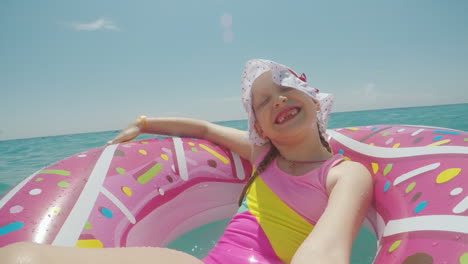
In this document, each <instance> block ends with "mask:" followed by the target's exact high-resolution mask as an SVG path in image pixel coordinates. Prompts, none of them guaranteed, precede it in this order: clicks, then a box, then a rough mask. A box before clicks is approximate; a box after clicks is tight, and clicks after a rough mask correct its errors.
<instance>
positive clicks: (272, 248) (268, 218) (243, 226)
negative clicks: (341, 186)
mask: <svg viewBox="0 0 468 264" xmlns="http://www.w3.org/2000/svg"><path fill="white" fill-rule="evenodd" d="M264 155H265V153H264V154H263V155H261V156H260V157H259V159H258V160H257V161H256V162H255V166H258V163H259V162H260V161H261V160H262V159H263V156H264ZM342 160H343V157H342V156H341V155H334V156H333V157H332V158H330V159H328V160H327V161H326V162H324V163H323V164H322V165H321V166H320V167H319V168H317V169H314V170H312V171H310V172H308V173H307V174H305V175H301V176H291V175H289V174H287V173H285V172H283V171H282V170H281V169H279V168H278V166H277V159H275V160H274V161H273V162H272V163H271V164H270V165H269V166H268V167H267V168H266V170H265V171H264V172H263V173H262V174H260V175H259V177H257V178H256V179H255V180H254V182H253V183H252V185H251V187H250V188H249V190H248V192H247V194H246V197H245V199H244V201H243V203H242V205H241V207H240V208H239V210H238V212H237V214H236V215H234V217H233V218H232V220H231V221H230V222H229V224H228V226H227V227H226V229H225V231H224V234H223V235H222V236H221V238H220V239H219V241H218V243H217V244H216V245H215V246H214V248H213V249H212V250H211V251H210V252H209V253H208V255H207V256H206V257H205V258H204V259H203V261H204V263H206V264H213V263H219V264H225V263H230V264H237V263H239V264H240V263H242V264H245V263H289V262H291V259H292V257H293V255H294V253H295V252H296V250H297V248H298V247H299V246H300V245H301V243H302V242H303V241H304V240H305V238H306V237H307V236H308V235H309V233H310V232H311V231H312V229H313V227H314V225H315V224H316V223H317V221H318V219H319V218H320V216H321V215H322V213H323V211H324V210H325V208H326V206H327V203H328V195H327V191H326V177H327V174H328V171H329V170H330V168H332V167H333V166H335V165H336V164H338V163H340V162H341V161H342Z"/></svg>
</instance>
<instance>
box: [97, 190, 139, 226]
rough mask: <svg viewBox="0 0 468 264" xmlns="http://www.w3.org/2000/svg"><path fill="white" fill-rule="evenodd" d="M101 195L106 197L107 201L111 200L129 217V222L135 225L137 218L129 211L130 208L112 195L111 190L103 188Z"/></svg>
mask: <svg viewBox="0 0 468 264" xmlns="http://www.w3.org/2000/svg"><path fill="white" fill-rule="evenodd" d="M101 193H102V194H103V195H104V196H106V198H107V199H109V200H110V201H111V202H112V203H113V204H114V205H115V206H116V207H117V208H119V210H120V211H121V212H122V213H123V214H124V215H125V217H127V219H128V221H130V223H132V224H135V223H136V220H135V216H133V214H132V212H130V210H128V208H127V207H126V206H125V205H124V204H123V203H122V202H121V201H120V200H119V198H117V197H116V196H115V195H114V194H112V193H111V192H110V191H109V190H107V189H106V188H104V187H102V189H101Z"/></svg>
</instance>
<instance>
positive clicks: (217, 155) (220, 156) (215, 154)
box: [198, 144, 229, 164]
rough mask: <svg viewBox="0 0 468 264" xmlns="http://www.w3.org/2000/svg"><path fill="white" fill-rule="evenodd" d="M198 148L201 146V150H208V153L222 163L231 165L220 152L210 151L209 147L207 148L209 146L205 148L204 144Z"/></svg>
mask: <svg viewBox="0 0 468 264" xmlns="http://www.w3.org/2000/svg"><path fill="white" fill-rule="evenodd" d="M198 146H200V148H202V149H204V150H206V151H207V152H208V153H210V154H211V155H213V156H215V157H216V158H218V159H219V160H220V161H221V162H222V163H224V164H229V160H228V159H227V158H225V157H224V156H222V155H221V154H219V153H218V152H216V151H214V150H212V149H210V148H209V147H207V146H205V145H203V144H198Z"/></svg>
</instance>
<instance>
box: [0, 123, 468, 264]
mask: <svg viewBox="0 0 468 264" xmlns="http://www.w3.org/2000/svg"><path fill="white" fill-rule="evenodd" d="M327 134H328V135H327V136H328V140H329V142H330V145H331V147H332V149H333V151H334V152H335V153H339V154H342V155H343V156H344V157H345V159H348V160H353V161H358V162H361V163H362V164H364V165H365V166H366V167H367V168H368V170H369V171H370V172H371V174H372V177H373V179H374V198H373V204H372V207H371V208H370V209H369V212H368V216H367V218H366V220H365V221H364V226H365V227H367V229H368V230H370V231H371V232H372V233H373V234H374V235H375V237H376V240H377V252H376V255H375V257H374V260H373V263H379V264H387V263H404V264H409V263H425V264H426V263H448V264H451V263H457V264H468V133H466V132H462V131H457V130H452V129H445V128H433V127H421V126H408V125H375V126H365V127H364V126H363V127H346V128H338V129H333V130H328V131H327ZM251 172H252V167H251V165H250V164H249V163H248V162H247V161H245V160H242V159H241V158H240V157H239V156H238V155H237V154H235V153H233V152H231V151H229V150H227V149H225V148H223V147H221V146H217V145H215V144H213V143H210V142H208V141H205V140H200V139H193V138H177V137H173V138H171V137H159V138H154V139H145V140H139V141H133V142H128V143H123V144H118V145H111V146H107V147H101V148H95V149H91V150H88V151H85V152H82V153H78V154H76V155H73V156H71V157H69V158H66V159H64V160H61V161H58V162H56V163H55V164H52V165H50V166H48V167H46V168H44V169H41V170H39V171H38V172H36V173H34V174H33V175H31V176H29V177H27V178H26V179H24V180H23V181H22V182H20V183H19V184H18V185H17V186H15V187H13V188H12V189H11V190H10V191H9V192H7V193H6V194H5V195H4V196H3V197H2V198H1V199H0V247H2V246H5V245H8V244H11V243H14V242H20V241H32V242H36V243H42V244H52V245H57V246H67V247H93V248H102V247H134V246H158V247H164V246H167V245H168V243H170V242H171V241H173V240H174V239H176V238H178V237H181V236H182V235H183V234H185V233H187V232H188V231H190V230H193V229H195V228H197V227H203V226H206V225H207V224H210V223H214V222H217V221H219V220H223V219H228V218H230V217H231V216H232V215H233V214H234V213H235V212H236V211H237V199H238V195H239V194H240V191H241V189H242V187H243V186H244V184H245V183H246V182H247V179H248V175H250V174H251ZM344 221H345V220H344ZM188 253H190V252H188ZM246 263H247V260H246Z"/></svg>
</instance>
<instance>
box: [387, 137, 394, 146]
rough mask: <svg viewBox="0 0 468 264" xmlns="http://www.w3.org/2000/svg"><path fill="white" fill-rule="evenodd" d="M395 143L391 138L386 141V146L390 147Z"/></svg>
mask: <svg viewBox="0 0 468 264" xmlns="http://www.w3.org/2000/svg"><path fill="white" fill-rule="evenodd" d="M392 142H393V138H389V139H388V140H387V141H385V145H388V144H390V143H392Z"/></svg>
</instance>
